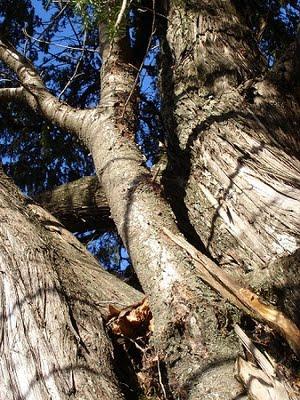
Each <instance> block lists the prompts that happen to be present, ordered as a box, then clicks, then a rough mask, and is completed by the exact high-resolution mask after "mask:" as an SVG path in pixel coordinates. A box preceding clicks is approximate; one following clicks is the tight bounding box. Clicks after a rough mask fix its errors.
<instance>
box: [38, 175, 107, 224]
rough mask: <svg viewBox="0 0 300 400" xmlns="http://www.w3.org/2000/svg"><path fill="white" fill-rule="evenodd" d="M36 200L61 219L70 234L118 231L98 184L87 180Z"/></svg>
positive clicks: (69, 184) (88, 177)
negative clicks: (89, 231) (96, 230)
mask: <svg viewBox="0 0 300 400" xmlns="http://www.w3.org/2000/svg"><path fill="white" fill-rule="evenodd" d="M34 199H35V200H36V201H37V202H39V203H40V204H41V205H42V206H43V207H44V208H46V209H47V210H48V211H49V212H50V213H51V214H52V215H54V216H55V217H56V218H58V219H59V220H60V221H61V222H62V223H63V224H64V225H65V227H66V228H67V229H68V230H69V231H71V232H82V231H86V230H88V229H95V228H96V229H98V230H102V231H110V230H113V229H115V225H114V222H113V220H112V218H111V216H110V210H109V207H108V203H107V200H106V197H105V195H104V193H103V190H102V188H101V185H100V183H99V180H98V178H97V177H96V176H85V177H84V178H81V179H78V180H76V181H73V182H71V183H67V184H65V185H61V186H59V187H57V188H55V189H53V190H51V191H46V192H42V193H39V194H37V195H36V196H35V197H34Z"/></svg>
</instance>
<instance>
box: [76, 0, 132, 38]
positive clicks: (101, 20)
mask: <svg viewBox="0 0 300 400" xmlns="http://www.w3.org/2000/svg"><path fill="white" fill-rule="evenodd" d="M121 5H122V1H120V0H118V1H111V0H71V6H72V7H73V9H74V12H75V13H76V14H78V15H80V16H81V17H82V20H83V23H84V25H85V27H86V29H92V28H94V27H95V26H97V25H99V24H105V27H106V29H107V33H108V35H109V37H110V39H112V38H113V37H114V36H115V35H116V33H117V30H119V29H124V21H122V23H121V24H120V26H118V27H117V28H116V27H115V24H116V21H117V18H118V15H119V12H120V9H121Z"/></svg>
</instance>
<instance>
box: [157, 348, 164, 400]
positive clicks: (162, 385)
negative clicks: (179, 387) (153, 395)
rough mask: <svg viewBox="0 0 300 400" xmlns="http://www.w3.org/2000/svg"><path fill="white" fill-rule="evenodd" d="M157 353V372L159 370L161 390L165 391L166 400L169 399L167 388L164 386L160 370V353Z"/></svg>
mask: <svg viewBox="0 0 300 400" xmlns="http://www.w3.org/2000/svg"><path fill="white" fill-rule="evenodd" d="M156 355H157V372H158V382H159V384H160V387H161V390H162V392H163V395H164V398H165V400H167V393H166V389H165V387H164V384H163V381H162V376H161V370H160V365H159V356H158V353H157V354H156Z"/></svg>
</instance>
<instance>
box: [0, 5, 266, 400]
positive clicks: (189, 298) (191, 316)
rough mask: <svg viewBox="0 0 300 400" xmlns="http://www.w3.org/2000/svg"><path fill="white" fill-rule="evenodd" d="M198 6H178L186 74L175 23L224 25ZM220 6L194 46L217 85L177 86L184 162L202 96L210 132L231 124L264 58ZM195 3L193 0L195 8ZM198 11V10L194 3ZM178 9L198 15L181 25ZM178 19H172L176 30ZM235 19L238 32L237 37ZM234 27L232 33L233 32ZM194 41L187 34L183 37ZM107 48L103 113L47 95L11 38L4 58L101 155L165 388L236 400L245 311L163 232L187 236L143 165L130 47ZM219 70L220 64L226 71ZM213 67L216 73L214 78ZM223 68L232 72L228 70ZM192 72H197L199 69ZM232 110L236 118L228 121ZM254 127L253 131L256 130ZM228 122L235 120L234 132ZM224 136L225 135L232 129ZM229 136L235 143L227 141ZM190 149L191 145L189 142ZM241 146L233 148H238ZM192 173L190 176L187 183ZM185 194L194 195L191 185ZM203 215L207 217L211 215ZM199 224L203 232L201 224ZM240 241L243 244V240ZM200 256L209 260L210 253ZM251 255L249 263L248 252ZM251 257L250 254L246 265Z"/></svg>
mask: <svg viewBox="0 0 300 400" xmlns="http://www.w3.org/2000/svg"><path fill="white" fill-rule="evenodd" d="M176 3H177V2H176ZM200 3H201V4H200ZM200 3H199V10H200V11H198V10H197V12H196V13H195V11H193V10H191V9H190V11H187V10H185V9H184V7H182V6H181V5H180V4H176V5H172V7H171V14H170V21H171V25H170V31H169V36H168V38H169V43H170V47H171V48H172V46H173V44H174V46H173V51H174V57H175V60H177V62H178V63H180V64H178V66H177V65H176V67H178V71H177V72H178V74H179V71H180V70H181V71H182V67H183V66H184V63H185V61H186V60H188V59H189V51H184V52H183V53H184V55H183V56H181V47H180V46H181V44H180V43H179V42H178V41H176V38H175V31H176V29H177V30H178V32H184V34H186V35H187V34H188V33H189V32H190V30H189V29H188V28H187V27H188V26H189V24H190V23H195V21H196V26H198V27H202V24H203V23H204V25H205V23H206V22H207V21H208V22H207V23H210V21H211V20H213V18H216V24H219V23H220V22H219V19H218V17H216V16H215V15H209V12H210V13H212V11H213V10H214V9H215V7H212V6H210V5H209V4H210V3H209V4H208V5H207V4H205V2H200ZM197 4H198V3H197ZM220 4H221V2H220ZM220 4H219V3H217V6H218V7H220ZM222 4H224V7H225V10H224V15H223V18H221V22H222V23H223V24H225V27H222V26H221V28H220V29H219V30H217V31H216V32H214V31H213V32H212V33H211V31H212V28H211V27H210V26H209V27H208V29H207V28H205V26H204V28H205V30H206V31H208V32H207V33H208V35H209V36H210V35H213V37H209V38H208V40H207V43H205V46H204V45H203V40H204V38H205V34H203V33H202V32H201V31H200V33H199V35H198V34H197V35H196V37H197V43H198V41H199V43H200V45H199V46H198V45H197V43H194V45H195V46H196V48H197V49H198V50H199V54H198V53H197V56H198V57H203V56H202V54H204V55H205V54H206V53H205V51H206V50H205V48H208V49H209V54H208V55H209V57H207V58H209V59H207V60H203V62H202V64H203V65H202V64H200V65H199V71H200V70H204V71H205V68H206V67H207V65H208V63H210V64H211V67H210V68H211V71H210V72H209V73H207V74H206V78H205V80H206V82H207V85H209V87H210V89H209V91H208V90H207V88H206V87H205V86H204V87H203V88H202V86H201V84H200V83H201V80H200V78H199V77H197V79H198V81H197V80H194V78H195V76H194V75H193V74H192V72H191V73H190V72H189V73H190V74H191V75H190V76H189V75H187V77H183V74H181V76H180V78H181V81H182V83H181V85H180V84H179V81H177V83H178V84H179V86H178V87H177V88H176V82H175V88H176V90H175V94H176V99H177V101H178V104H176V103H175V106H176V107H175V111H176V113H177V115H180V117H181V121H180V128H179V129H178V132H176V133H177V136H176V137H174V138H173V139H174V140H173V142H172V141H171V140H170V146H175V147H174V148H175V150H176V152H175V157H179V158H180V154H181V153H180V152H183V153H184V154H185V155H186V154H187V155H189V153H188V152H187V151H185V146H186V143H187V142H188V141H189V143H193V140H194V136H195V140H194V141H195V143H198V141H197V140H196V137H197V135H198V133H199V131H200V130H202V126H206V125H205V124H204V125H202V122H203V121H202V120H201V118H200V120H199V118H198V112H199V110H198V109H199V105H201V104H200V103H199V101H198V97H199V98H200V99H205V101H207V103H205V101H204V100H203V101H204V103H203V104H202V106H201V107H204V110H205V107H208V109H207V110H206V111H205V113H204V114H203V117H204V121H205V120H206V118H207V115H208V113H209V114H210V115H212V117H211V118H210V119H209V120H208V132H209V133H210V130H209V126H211V127H212V128H214V126H215V125H214V123H215V119H216V124H218V123H220V124H222V121H223V120H224V124H226V123H227V121H226V118H227V119H229V120H230V121H231V120H232V121H233V122H235V119H234V118H233V117H234V115H235V113H236V112H237V110H236V108H237V107H238V111H239V107H240V106H241V99H243V100H244V97H242V96H241V95H240V93H239V92H238V91H237V90H236V89H235V85H237V82H238V80H239V79H240V80H244V79H249V77H250V78H251V77H253V76H255V74H256V73H257V72H258V71H259V70H260V61H259V59H260V57H259V56H257V52H256V49H255V51H254V50H253V49H252V48H251V46H250V44H247V45H246V47H245V48H244V47H243V38H244V35H246V33H247V32H246V33H245V30H244V29H243V27H242V25H241V24H239V21H238V18H237V16H236V15H235V13H234V9H232V7H231V6H230V4H229V2H222ZM192 6H193V4H192V3H191V4H190V6H189V7H192ZM194 7H197V6H196V5H194ZM228 7H229V8H228ZM206 9H207V10H206ZM229 12H230V13H229ZM180 13H182V15H184V17H186V16H187V17H189V18H191V20H189V19H187V20H185V19H184V20H183V21H181V20H180ZM201 13H202V14H201ZM203 13H204V15H203ZM198 17H199V18H198ZM227 19H228V23H227V22H226V21H227ZM172 21H173V22H172ZM192 21H194V22H192ZM179 22H180V23H179ZM225 22H226V23H225ZM172 23H173V24H174V26H173V30H172ZM176 24H177V26H176ZM231 25H234V27H236V28H237V29H238V38H237V39H236V38H235V36H234V35H235V30H233V29H232V26H231ZM175 27H176V29H175ZM201 29H202V28H201ZM227 29H228V32H229V34H226V32H227ZM172 33H173V34H174V35H172ZM220 33H222V35H224V39H223V40H225V43H223V42H222V43H223V44H222V46H223V47H222V50H219V51H218V53H217V54H216V53H214V43H215V39H214V35H216V36H217V37H220ZM218 35H219V36H218ZM172 36H173V39H172ZM187 37H188V36H185V38H184V41H186V39H187ZM102 39H103V37H102ZM226 39H228V40H229V39H231V40H233V42H234V43H235V44H236V46H237V42H238V40H241V41H242V45H241V46H242V47H241V48H240V47H239V51H236V48H235V49H234V50H235V51H233V50H232V48H231V47H230V46H231V44H232V43H231V41H229V43H226ZM250 39H251V38H250ZM250 39H249V40H250ZM250 41H251V40H250ZM188 46H189V44H187V43H186V44H185V47H186V48H188ZM102 48H103V59H104V60H105V61H104V64H103V67H102V84H101V96H100V97H101V104H100V105H99V107H98V108H97V109H95V110H88V111H86V110H74V109H71V108H70V107H68V106H67V105H65V104H61V103H60V102H59V101H58V100H57V99H55V98H54V97H53V96H51V95H50V94H49V93H48V92H47V91H46V89H45V88H44V86H43V84H42V82H41V80H40V78H39V77H38V75H37V74H36V72H35V71H34V70H33V69H32V67H31V66H29V65H28V63H26V62H25V61H24V60H22V59H20V57H19V56H16V53H15V52H12V50H11V49H8V48H7V47H6V46H5V45H3V44H2V45H1V46H0V57H1V59H2V60H3V61H4V62H6V63H7V65H9V66H10V67H11V68H13V69H14V70H15V71H16V72H18V76H19V79H20V80H21V81H22V82H23V84H24V86H25V89H24V90H23V92H22V96H23V98H24V100H25V101H27V102H28V104H30V105H31V107H33V108H34V109H36V110H37V111H39V112H41V113H42V114H43V115H44V116H45V117H46V118H49V119H50V120H52V122H53V123H56V124H58V125H59V126H60V127H62V128H65V129H68V130H69V131H71V132H73V133H74V134H76V135H77V136H78V137H79V138H80V139H81V140H82V141H83V142H84V143H85V145H86V146H87V148H88V149H89V150H90V152H91V154H92V156H93V160H94V163H95V168H96V171H97V175H98V177H99V179H101V184H102V186H103V190H104V192H105V195H106V198H107V201H108V204H109V206H110V209H111V214H112V217H113V220H114V222H115V224H116V226H117V229H118V232H119V234H120V236H121V237H122V239H123V242H124V244H125V245H126V247H127V249H128V251H129V254H130V256H131V259H132V261H133V265H134V268H135V271H136V272H137V275H138V277H139V279H140V282H141V284H142V287H143V289H144V290H145V293H146V294H148V295H149V300H150V305H151V311H152V313H153V317H154V324H153V326H154V332H153V336H152V338H151V346H152V348H151V349H152V354H151V353H150V357H153V359H152V361H153V360H154V359H156V358H157V357H158V359H159V361H160V365H161V366H162V384H161V386H163V387H164V388H165V390H166V391H167V392H168V390H170V392H172V394H173V397H174V398H184V399H189V400H194V399H199V398H205V399H208V400H209V399H224V400H225V399H232V398H234V397H235V396H237V395H238V394H239V392H240V390H241V388H240V386H239V384H238V382H237V381H236V380H235V379H234V373H233V366H234V361H235V357H236V354H237V352H238V348H237V345H236V337H235V336H234V334H233V332H232V329H231V326H229V325H230V324H229V325H228V324H227V321H228V320H230V321H236V320H237V319H238V315H237V313H236V312H235V310H234V309H233V308H232V307H231V306H230V305H228V304H226V303H225V302H224V301H220V298H219V296H218V295H217V294H216V293H214V292H213V291H212V290H211V289H210V288H208V287H207V286H206V285H205V284H203V282H202V281H201V280H200V279H199V277H198V276H197V271H196V268H195V264H194V262H193V260H192V259H191V257H190V256H188V254H187V252H186V251H185V250H183V249H181V248H179V247H178V246H177V245H175V244H174V243H173V242H172V241H171V240H170V239H169V238H168V237H167V236H166V235H164V233H163V231H162V228H163V227H166V228H168V229H170V230H171V231H172V232H174V233H179V231H178V228H177V225H176V221H175V218H174V216H173V213H172V211H171V209H170V207H169V204H168V203H167V201H166V200H165V199H164V196H163V194H162V191H161V187H160V186H159V185H157V184H156V183H155V182H154V179H153V177H152V175H151V173H150V172H149V171H148V170H147V169H146V168H145V167H144V165H143V159H142V157H141V154H140V153H139V151H138V149H137V148H136V146H135V145H134V143H133V136H134V128H135V126H134V125H135V124H134V123H135V119H134V111H135V100H136V99H135V96H134V94H133V96H130V93H131V91H132V88H133V87H134V81H135V69H134V68H133V67H132V65H130V63H129V62H128V61H129V60H128V58H127V55H128V48H126V47H124V42H123V39H122V38H121V39H120V40H119V41H118V42H117V43H114V46H113V47H111V46H110V45H109V43H107V42H106V41H105V39H103V43H102ZM187 50H188V49H187ZM244 52H246V53H247V54H246V57H247V58H245V60H246V61H247V62H246V61H245V60H244V58H243V57H244V56H243V54H244ZM228 53H229V54H231V58H232V59H231V60H229V61H230V62H229V65H227V64H228V59H227V58H228V57H227V56H228ZM178 57H180V58H178ZM249 63H250V64H251V66H249ZM220 66H221V67H222V68H219V67H220ZM225 66H226V68H225ZM250 67H251V68H250ZM215 68H216V69H217V78H218V79H214V78H215V74H214V69H215ZM224 68H225V69H226V72H225V74H224ZM191 71H194V70H193V69H191ZM174 72H176V69H175V70H174ZM242 78H243V79H242ZM185 85H186V86H185ZM219 87H221V88H222V89H221V92H219ZM181 88H185V90H187V91H188V92H189V91H190V89H191V88H194V89H193V90H195V92H197V99H196V100H197V101H196V102H195V99H194V100H193V97H192V102H191V104H190V105H189V106H188V107H187V106H186V104H185V97H184V95H185V93H184V90H183V92H181ZM202 92H203V93H202ZM7 96H14V94H13V93H10V94H9V95H7ZM16 96H20V94H19V93H18V94H16ZM211 96H212V97H213V98H215V101H212V98H211ZM186 101H188V100H186ZM180 102H182V104H183V109H182V112H180V107H178V105H180ZM194 103H195V104H196V105H194ZM183 110H184V114H183ZM178 111H179V113H178ZM231 113H234V115H233V116H232V118H231V119H230V115H231ZM224 115H225V119H224ZM251 115H252V114H251ZM247 117H248V115H247ZM243 118H244V119H245V120H247V118H246V117H245V116H244V117H243V115H242V116H241V118H240V119H238V121H239V123H241V122H240V121H244V119H243ZM258 118H259V117H258V116H256V115H255V117H253V120H254V121H255V123H254V122H253V124H254V125H253V126H254V127H255V128H257V127H260V123H259V122H258V120H257V119H258ZM251 121H252V120H251ZM234 126H235V125H234ZM238 126H239V125H238ZM243 126H247V124H246V123H244V125H243ZM253 126H251V127H250V128H249V129H250V130H251V132H252V129H253ZM178 127H179V124H178ZM229 128H230V125H229V126H228V130H229ZM191 129H192V130H193V131H194V135H193V136H192V137H191V138H190V139H188V136H189V135H190V133H191V132H190V131H191ZM218 132H219V130H217V131H215V130H214V129H212V132H211V135H212V137H213V134H215V135H217V133H218ZM226 132H227V131H226ZM230 133H231V131H229V132H228V135H230ZM237 133H238V134H239V135H240V137H243V135H244V130H243V129H242V128H241V127H240V128H239V131H238V132H237ZM246 133H247V132H245V134H246ZM261 134H262V133H260V134H259V135H261ZM218 137H219V136H218ZM220 137H221V138H223V137H225V138H226V135H225V132H224V134H223V135H222V136H220ZM240 137H239V138H240ZM247 137H248V136H247ZM259 137H260V136H259ZM223 140H224V139H223ZM249 140H250V139H249ZM212 142H213V140H212ZM224 142H225V143H227V142H226V140H224ZM269 142H270V143H269ZM269 142H267V143H266V146H271V144H272V141H271V139H270V140H269ZM199 143H200V142H199ZM242 143H243V142H242ZM247 143H248V142H246V144H247ZM242 145H243V144H241V145H240V146H242ZM189 146H192V145H191V144H189ZM250 146H253V143H252V142H250ZM198 147H200V144H199V145H198ZM233 149H235V147H234V146H233ZM197 159H198V158H197ZM222 161H223V160H222ZM199 163H200V162H199ZM184 167H186V165H184ZM199 168H201V169H198V168H196V164H195V173H194V175H195V176H196V174H197V173H199V174H200V173H202V166H201V165H200V164H199ZM177 172H178V171H177ZM188 172H189V171H188ZM189 175H190V174H188V175H186V174H185V175H184V178H185V180H187V179H186V177H189ZM192 175H193V174H191V176H192ZM229 175H230V173H229ZM190 179H191V178H190ZM183 181H184V179H183ZM191 188H192V186H191ZM225 190H226V189H225ZM199 192H200V191H199ZM187 193H189V191H188V188H187ZM192 194H193V190H192V189H191V190H190V194H189V198H191V196H192ZM213 195H215V192H213ZM190 203H191V201H190V200H188V203H187V205H188V208H190V209H192V206H191V204H190ZM192 204H195V202H194V203H192ZM197 204H198V203H197ZM209 207H211V206H209ZM198 212H199V211H198ZM202 214H203V213H202ZM200 215H201V213H200ZM205 217H208V216H206V215H205ZM193 218H194V220H195V228H196V230H197V229H198V230H199V231H200V230H201V232H199V233H200V234H201V235H202V236H203V238H204V239H203V241H205V240H206V245H207V244H208V242H210V246H208V245H207V247H208V248H209V251H211V252H213V251H214V252H215V253H216V255H218V254H217V250H215V249H217V248H218V246H217V241H216V238H215V234H213V235H212V238H211V239H210V240H208V239H209V238H210V236H208V238H206V239H205V235H203V233H202V229H199V227H197V224H196V220H197V218H199V214H198V217H196V213H195V215H194V217H193ZM199 226H200V227H201V228H202V226H201V223H200V225H199ZM209 235H210V233H209ZM212 243H213V244H212ZM246 243H247V242H246ZM239 244H241V245H242V241H241V240H240V242H239ZM248 247H249V246H248ZM247 249H248V248H247ZM249 251H250V250H249ZM251 254H252V253H251ZM252 258H253V260H254V261H255V262H253V265H256V264H255V263H257V264H258V262H257V261H256V259H257V257H254V256H253V257H252ZM202 259H203V262H204V263H205V262H206V258H205V256H204V255H203V256H202ZM248 259H250V257H249V256H248ZM248 259H246V260H247V263H248ZM251 260H252V259H251ZM251 266H252V264H251ZM224 316H226V317H224ZM104 398H105V397H104ZM108 398H109V397H108Z"/></svg>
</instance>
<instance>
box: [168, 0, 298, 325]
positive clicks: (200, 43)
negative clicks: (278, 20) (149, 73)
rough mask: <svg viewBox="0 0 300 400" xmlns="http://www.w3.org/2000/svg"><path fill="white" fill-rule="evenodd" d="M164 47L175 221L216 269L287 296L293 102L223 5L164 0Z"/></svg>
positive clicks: (293, 243) (293, 240)
mask: <svg viewBox="0 0 300 400" xmlns="http://www.w3.org/2000/svg"><path fill="white" fill-rule="evenodd" d="M165 52H166V56H167V55H168V54H169V55H171V56H170V57H169V61H168V62H170V58H172V61H171V65H170V64H165V72H166V73H165V74H163V75H162V76H163V77H167V79H165V80H164V81H163V82H162V85H163V92H164V94H165V116H166V121H167V124H168V127H169V132H170V133H169V137H168V140H169V143H170V145H169V148H170V150H171V153H172V154H171V157H170V160H172V162H170V163H169V166H168V170H167V172H166V179H165V182H166V188H167V193H168V196H169V197H170V199H171V202H173V204H174V210H175V213H176V214H177V218H178V219H179V221H181V223H182V226H183V227H186V226H192V227H193V228H194V229H195V234H196V235H198V238H200V239H201V241H202V243H203V244H204V246H205V248H206V250H207V252H209V253H210V254H211V255H212V257H213V258H214V259H216V260H217V261H218V263H219V264H221V265H223V267H224V268H229V269H231V270H232V271H233V272H234V273H237V274H239V275H242V276H243V277H244V278H243V279H245V278H246V279H248V281H249V282H250V283H251V284H252V285H253V286H257V287H258V288H261V287H265V288H266V284H267V285H268V286H269V287H270V288H271V287H273V288H272V290H273V292H275V290H276V291H277V293H279V292H280V293H281V295H282V291H283V292H284V296H286V297H288V296H289V295H290V294H291V293H290V292H291V291H290V290H289V289H288V287H291V286H293V285H294V283H295V268H296V265H297V264H296V263H295V259H298V260H299V252H297V249H298V247H299V239H300V233H299V217H300V186H299V177H300V163H299V158H298V157H299V149H300V147H299V141H298V140H297V137H296V135H297V133H298V131H299V126H300V124H299V115H300V114H299V108H298V106H297V104H296V103H295V102H294V100H293V98H292V97H287V96H285V95H283V94H282V93H280V92H279V90H278V89H277V88H276V87H275V86H274V85H273V84H272V83H271V82H269V81H267V80H266V79H264V78H263V73H264V69H265V67H264V63H263V59H262V57H261V55H260V53H259V50H258V48H257V45H256V43H255V41H254V39H253V38H252V36H251V32H250V31H249V30H248V29H247V28H246V27H245V26H244V25H243V23H242V20H241V19H240V17H239V15H238V13H237V12H236V10H235V8H234V6H233V2H231V1H219V0H215V1H212V2H211V1H210V2H206V1H200V2H189V4H188V5H184V4H179V3H178V2H171V4H170V12H169V15H168V32H167V44H166V46H165ZM170 93H171V97H168V95H169V94H170ZM173 94H174V97H173ZM170 115H174V119H173V120H171V119H170V118H168V116H170ZM174 181H175V182H176V184H177V189H176V191H175V194H174ZM170 182H171V183H172V184H171V183H170ZM175 187H176V186H175ZM178 188H179V189H178ZM177 193H181V196H178V195H177ZM182 211H185V212H182ZM196 235H195V236H196ZM196 237H197V236H196ZM291 255H293V256H291ZM290 256H291V257H290ZM267 267H269V268H267ZM270 271H273V273H274V276H273V278H272V279H270ZM296 276H297V278H296V279H297V282H296V286H294V288H295V289H294V292H295V291H296V290H297V287H299V281H298V277H299V274H297V275H296ZM292 283H293V285H292ZM292 297H293V301H292V303H293V302H294V301H295V298H296V295H295V293H294V295H293V296H292ZM288 309H289V312H290V315H291V316H292V317H293V318H294V319H295V320H296V321H297V322H299V314H298V310H297V308H296V306H295V304H290V305H289V306H288Z"/></svg>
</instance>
